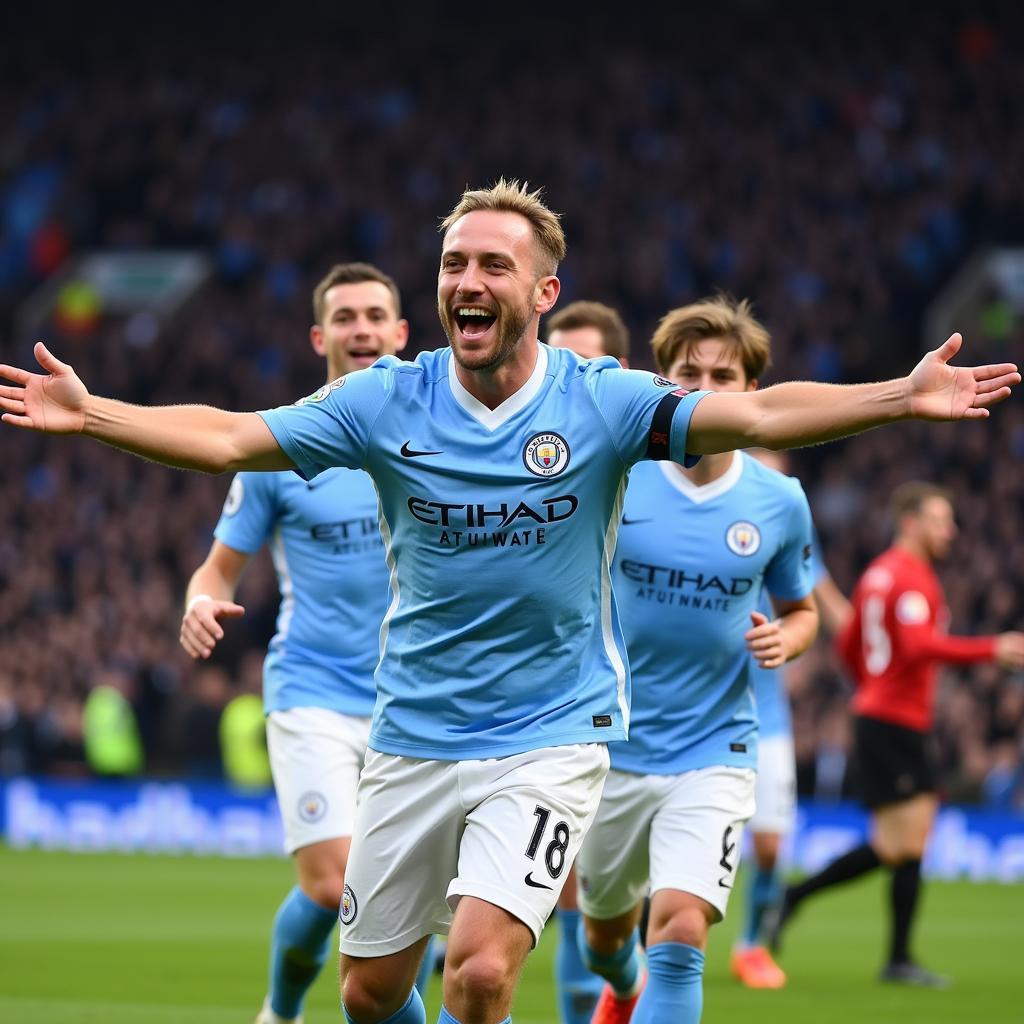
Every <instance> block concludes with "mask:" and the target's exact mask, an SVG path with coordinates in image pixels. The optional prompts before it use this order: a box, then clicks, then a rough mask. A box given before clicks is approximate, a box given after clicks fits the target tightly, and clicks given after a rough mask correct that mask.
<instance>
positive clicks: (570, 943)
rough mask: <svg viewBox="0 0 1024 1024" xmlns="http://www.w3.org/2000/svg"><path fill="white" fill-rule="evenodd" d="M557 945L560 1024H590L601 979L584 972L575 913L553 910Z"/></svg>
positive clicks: (602, 980)
mask: <svg viewBox="0 0 1024 1024" xmlns="http://www.w3.org/2000/svg"><path fill="white" fill-rule="evenodd" d="M555 919H556V920H557V922H558V945H557V946H556V947H555V990H556V992H557V996H558V1009H559V1013H560V1014H561V1020H562V1024H590V1018H591V1017H592V1016H593V1015H594V1007H595V1006H596V1005H597V1000H598V998H599V997H600V995H601V989H602V988H603V987H604V979H603V978H600V977H598V975H596V974H594V973H593V972H591V971H588V970H587V967H586V965H585V964H584V963H583V958H582V957H581V956H580V950H579V946H578V945H577V944H576V933H577V931H578V930H579V926H580V912H579V911H578V910H562V909H561V908H557V909H556V910H555Z"/></svg>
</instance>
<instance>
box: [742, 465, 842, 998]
mask: <svg viewBox="0 0 1024 1024" xmlns="http://www.w3.org/2000/svg"><path fill="white" fill-rule="evenodd" d="M752 454H753V455H754V457H755V458H756V459H757V460H758V461H759V462H761V463H762V464H763V465H765V466H768V467H769V468H770V469H774V470H777V471H778V472H780V473H786V472H787V469H788V464H787V459H786V457H785V454H786V453H784V452H770V451H765V450H762V449H758V450H756V451H754V452H753V453H752ZM811 576H812V579H813V581H814V597H815V600H816V602H817V605H818V612H819V616H820V624H821V625H822V626H823V627H824V628H825V629H826V630H827V631H828V632H829V633H831V634H835V633H838V631H839V629H840V628H842V625H843V624H844V622H845V621H846V619H847V617H848V616H849V615H850V613H851V608H850V603H849V602H848V601H847V600H846V598H845V597H844V596H843V594H842V593H841V592H840V591H839V588H838V587H837V586H836V585H835V583H834V582H833V580H832V577H831V576H829V574H828V571H827V570H826V568H825V565H824V563H823V562H822V559H821V546H820V543H819V541H818V538H817V535H815V537H814V540H813V548H812V552H811ZM760 610H761V611H762V612H764V613H765V614H766V615H770V614H772V611H771V605H770V602H769V600H768V598H767V595H765V596H764V597H763V598H762V606H761V609H760ZM750 673H751V679H752V681H753V687H754V701H755V704H756V706H757V719H758V745H757V781H756V783H755V786H754V803H755V810H754V814H753V816H752V817H751V819H750V821H749V822H748V823H747V828H748V831H749V832H750V839H751V846H752V847H753V860H754V863H753V865H752V867H753V877H752V878H751V879H750V881H749V882H748V884H747V887H746V894H745V911H744V920H743V925H742V927H741V929H740V931H739V933H738V935H737V941H736V943H735V945H734V946H733V951H732V956H731V960H730V966H731V968H732V972H733V974H734V975H735V977H736V978H737V979H738V980H739V981H740V982H742V983H743V984H744V985H745V986H746V987H747V988H769V989H773V988H781V987H782V986H783V985H784V984H785V983H786V974H785V972H784V971H783V970H782V968H781V967H779V965H778V964H777V963H776V962H775V959H774V958H773V957H772V955H771V953H770V952H769V951H768V949H767V947H766V945H765V943H764V934H763V930H764V927H765V922H766V919H767V918H768V915H769V914H771V913H772V912H774V910H775V908H776V907H777V906H778V904H779V902H780V900H781V899H782V879H781V877H780V871H779V863H778V859H779V850H780V847H781V845H782V842H783V840H784V839H785V837H786V836H787V835H788V834H789V833H790V832H792V830H793V825H794V821H795V817H796V763H795V761H794V754H793V733H792V723H791V719H790V712H789V697H788V695H787V693H786V687H785V679H784V676H783V670H782V669H768V668H762V667H761V666H760V665H758V664H757V663H756V661H755V662H754V663H753V664H752V665H751V667H750Z"/></svg>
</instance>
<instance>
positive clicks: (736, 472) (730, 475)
mask: <svg viewBox="0 0 1024 1024" xmlns="http://www.w3.org/2000/svg"><path fill="white" fill-rule="evenodd" d="M658 466H659V467H660V468H661V471H662V473H664V474H665V479H666V480H667V481H668V482H669V483H670V484H671V485H672V486H673V487H674V488H675V489H676V490H677V491H679V493H680V494H682V495H683V496H684V497H686V498H689V499H690V501H692V502H693V503H694V504H695V505H703V504H705V503H706V502H709V501H713V500H714V499H715V498H719V497H721V496H722V495H723V494H726V493H728V492H729V491H731V490H732V489H733V488H734V487H735V486H736V485H737V484H738V483H739V482H740V477H741V476H743V455H742V454H741V453H740V452H733V453H732V464H731V465H730V466H729V468H728V469H727V470H726V471H725V472H724V473H723V474H722V475H721V476H720V477H719V478H718V479H717V480H712V481H711V483H709V484H704V485H703V486H702V487H699V486H698V485H697V484H695V483H692V482H691V481H690V480H688V479H687V478H686V477H685V476H683V474H682V473H680V472H679V470H678V469H676V465H675V463H674V462H659V463H658Z"/></svg>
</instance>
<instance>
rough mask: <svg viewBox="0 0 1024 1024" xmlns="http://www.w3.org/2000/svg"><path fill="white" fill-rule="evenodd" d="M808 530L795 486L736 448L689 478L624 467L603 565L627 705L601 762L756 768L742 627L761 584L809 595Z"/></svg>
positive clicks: (655, 767) (639, 770)
mask: <svg viewBox="0 0 1024 1024" xmlns="http://www.w3.org/2000/svg"><path fill="white" fill-rule="evenodd" d="M810 538H811V517H810V511H809V509H808V507H807V500H806V498H805V497H804V494H803V491H802V489H801V487H800V484H799V483H798V482H797V481H796V480H794V479H792V478H791V477H786V476H783V475H782V474H781V473H777V472H776V471H774V470H771V469H767V468H766V467H764V466H762V465H761V464H760V463H759V462H757V461H756V460H755V459H753V458H751V457H750V456H749V455H746V454H745V453H743V452H737V453H736V454H735V455H734V457H733V461H732V464H731V465H730V467H729V469H728V470H727V471H726V472H725V473H724V474H723V475H722V476H721V477H719V478H718V479H717V480H714V481H712V482H711V483H709V484H706V485H704V486H700V487H698V486H695V485H694V484H692V483H691V482H690V481H689V480H687V479H686V478H685V477H684V476H683V475H682V474H681V473H680V472H679V471H678V470H677V469H676V468H675V467H674V466H671V465H667V464H664V463H663V464H661V465H650V466H647V465H645V466H638V467H637V468H636V469H635V470H634V471H633V474H632V477H631V479H630V484H629V490H628V492H627V494H626V502H625V506H624V513H623V518H622V529H621V531H620V533H619V543H618V548H617V550H616V552H615V566H614V588H615V593H616V596H617V597H618V600H619V607H620V611H621V616H622V629H623V633H624V635H625V638H626V646H627V649H628V651H629V662H630V666H631V668H632V674H633V712H632V725H631V727H630V733H629V742H628V743H613V744H611V746H610V748H609V751H610V753H611V763H612V767H613V768H615V769H617V770H619V771H625V772H633V773H636V774H644V775H646V774H652V775H674V774H677V773H679V772H685V771H691V770H693V769H697V768H707V767H711V766H713V765H728V766H731V767H737V768H754V767H755V766H756V763H757V749H756V744H757V715H756V712H755V708H754V697H753V691H752V688H751V679H750V662H751V658H750V654H749V652H748V651H747V648H746V645H745V643H744V640H743V636H744V634H745V633H746V632H747V631H748V630H749V629H750V628H751V627H752V625H753V624H752V622H751V619H750V613H751V612H752V611H755V610H756V609H757V607H758V601H759V599H760V596H761V591H762V589H767V590H768V591H769V592H770V593H772V594H774V595H776V596H777V597H780V598H785V599H797V598H802V597H805V596H806V595H807V594H809V593H810V591H811V587H812V581H811V577H810V568H809V565H810V561H809V551H810V543H811V540H810Z"/></svg>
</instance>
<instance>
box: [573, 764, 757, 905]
mask: <svg viewBox="0 0 1024 1024" xmlns="http://www.w3.org/2000/svg"><path fill="white" fill-rule="evenodd" d="M753 812H754V773H753V772H752V771H751V770H750V769H749V768H727V767H724V766H718V767H714V768H700V769H698V770H696V771H690V772H682V773H681V774H679V775H633V774H631V773H629V772H617V771H610V772H609V773H608V779H607V781H606V782H605V786H604V796H603V797H602V798H601V806H600V807H599V808H598V812H597V821H595V822H594V826H593V828H591V830H590V833H589V835H588V836H587V839H586V842H585V843H584V844H583V849H582V850H581V851H580V856H579V860H578V861H577V863H576V878H577V891H578V895H579V904H580V910H582V911H583V913H584V914H586V915H587V917H591V918H594V919H595V920H599V921H603V920H607V919H608V918H611V917H618V916H619V915H621V914H625V913H626V911H628V910H631V909H632V908H633V907H635V906H636V905H637V903H639V902H640V900H641V899H643V897H644V895H645V894H646V893H647V891H648V883H649V884H650V892H651V895H653V894H654V893H656V892H657V891H658V890H659V889H678V890H679V891H680V892H688V893H692V894H693V895H695V896H699V897H700V898H701V899H703V900H706V901H707V902H708V903H710V904H711V905H712V906H713V907H714V908H715V909H716V910H717V911H718V913H719V915H720V916H721V917H724V916H725V908H726V906H727V904H728V902H729V893H730V892H732V886H733V882H734V881H735V879H736V868H737V867H738V865H739V860H740V840H741V839H742V838H743V825H744V822H746V820H747V819H748V818H749V817H750V815H751V814H753Z"/></svg>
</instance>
